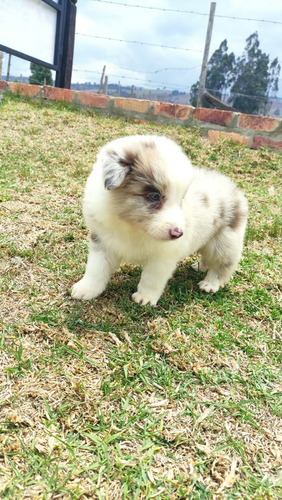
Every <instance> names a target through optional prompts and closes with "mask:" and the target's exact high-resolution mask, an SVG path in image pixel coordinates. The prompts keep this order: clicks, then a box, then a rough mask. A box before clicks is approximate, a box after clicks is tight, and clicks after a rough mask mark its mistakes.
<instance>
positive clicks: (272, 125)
mask: <svg viewBox="0 0 282 500" xmlns="http://www.w3.org/2000/svg"><path fill="white" fill-rule="evenodd" d="M279 124H280V122H279V120H276V119H275V118H269V117H267V116H256V115H244V114H241V115H240V119H239V127H242V128H249V129H253V130H265V131H268V132H273V131H274V130H276V129H277V128H278V126H279Z"/></svg>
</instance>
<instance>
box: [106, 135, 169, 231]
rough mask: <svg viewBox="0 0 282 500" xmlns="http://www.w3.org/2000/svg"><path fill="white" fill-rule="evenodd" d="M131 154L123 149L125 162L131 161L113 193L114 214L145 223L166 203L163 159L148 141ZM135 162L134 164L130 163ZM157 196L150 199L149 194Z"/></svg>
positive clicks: (166, 188)
mask: <svg viewBox="0 0 282 500" xmlns="http://www.w3.org/2000/svg"><path fill="white" fill-rule="evenodd" d="M146 143H147V146H144V143H142V144H140V145H138V146H137V147H134V145H133V147H132V150H133V151H130V150H125V151H124V152H123V153H124V154H123V156H124V158H125V159H126V160H125V161H126V162H128V164H129V162H130V172H129V173H128V175H127V176H126V177H125V178H124V180H123V182H122V183H121V184H120V186H119V187H118V188H117V189H115V190H114V191H113V192H112V196H113V200H114V203H115V207H116V213H117V214H118V215H119V216H120V217H122V218H123V219H125V220H130V221H132V222H138V223H144V221H145V220H146V219H148V218H151V216H152V214H153V213H154V212H156V210H160V209H161V208H162V206H163V204H164V203H165V199H166V197H167V193H168V188H169V187H168V184H167V179H166V175H165V172H164V170H163V163H164V161H165V159H164V158H163V156H162V155H161V154H160V152H159V151H158V149H157V148H155V147H153V146H155V145H154V143H153V141H152V145H150V143H151V141H147V142H146ZM132 160H134V161H132ZM152 193H158V194H159V195H160V199H159V200H158V201H154V200H150V194H152Z"/></svg>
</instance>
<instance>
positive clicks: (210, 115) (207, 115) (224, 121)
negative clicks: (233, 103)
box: [193, 108, 233, 126]
mask: <svg viewBox="0 0 282 500" xmlns="http://www.w3.org/2000/svg"><path fill="white" fill-rule="evenodd" d="M193 118H194V120H199V121H201V122H206V123H213V124H214V125H222V126H226V125H228V124H229V122H230V121H231V120H232V118H233V112H232V111H221V110H220V109H207V108H195V109H194V113H193Z"/></svg>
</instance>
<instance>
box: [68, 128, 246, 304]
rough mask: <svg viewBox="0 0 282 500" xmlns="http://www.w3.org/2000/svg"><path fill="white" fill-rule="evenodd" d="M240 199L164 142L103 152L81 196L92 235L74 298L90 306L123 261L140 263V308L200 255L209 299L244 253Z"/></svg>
mask: <svg viewBox="0 0 282 500" xmlns="http://www.w3.org/2000/svg"><path fill="white" fill-rule="evenodd" d="M247 213H248V205H247V201H246V198H245V197H244V195H243V194H242V192H241V191H240V190H239V189H238V188H237V187H236V186H235V184H234V183H233V182H232V181H231V180H230V179H228V178H227V177H225V176H224V175H221V174H219V173H217V172H214V171H208V170H205V169H202V168H197V167H194V166H192V165H191V163H190V161H189V160H188V158H187V157H186V156H185V154H184V153H183V151H182V150H181V148H180V147H179V146H178V145H177V144H176V143H175V142H173V141H171V140H170V139H167V138H165V137H157V136H138V135H136V136H130V137H123V138H121V139H117V140H114V141H112V142H110V143H109V144H107V145H106V146H104V147H103V148H102V149H101V150H100V153H99V154H98V157H97V162H96V164H95V165H94V168H93V171H92V173H91V174H90V176H89V178H88V181H87V184H86V188H85V194H84V200H83V215H84V219H85V222H86V225H87V227H88V229H89V231H90V246H89V255H88V261H87V265H86V271H85V274H84V276H83V278H82V279H81V280H80V281H78V283H76V284H75V285H74V286H73V289H72V297H73V298H75V299H81V300H90V299H93V298H95V297H97V296H98V295H100V294H101V293H102V292H103V291H104V290H105V288H106V286H107V283H108V281H109V279H110V276H111V274H112V273H113V272H114V271H115V270H116V269H117V268H118V267H119V265H120V263H121V262H127V263H133V264H140V265H142V266H143V271H142V275H141V279H140V283H139V285H138V288H137V291H136V292H135V293H134V294H133V295H132V298H133V300H134V301H135V302H137V303H139V304H143V305H144V304H151V305H155V304H156V303H157V302H158V300H159V298H160V296H161V295H162V293H163V290H164V288H165V286H166V283H167V281H168V279H169V278H170V277H171V275H172V273H173V271H174V270H175V268H176V266H177V263H178V262H179V261H180V260H181V259H184V258H186V257H187V256H189V255H191V254H194V253H195V252H199V253H200V255H201V258H200V261H199V262H197V263H195V264H194V265H193V268H194V269H195V270H199V271H207V275H206V277H205V278H204V279H203V281H200V282H199V287H200V289H201V290H204V291H205V292H209V293H214V292H216V291H217V290H218V289H219V287H221V286H224V285H225V284H226V283H228V281H229V279H230V277H231V275H232V273H233V272H234V270H235V269H236V267H237V264H238V262H239V260H240V258H241V254H242V249H243V239H244V233H245V228H246V223H247Z"/></svg>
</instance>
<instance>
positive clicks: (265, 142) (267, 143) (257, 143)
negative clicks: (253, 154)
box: [252, 135, 282, 149]
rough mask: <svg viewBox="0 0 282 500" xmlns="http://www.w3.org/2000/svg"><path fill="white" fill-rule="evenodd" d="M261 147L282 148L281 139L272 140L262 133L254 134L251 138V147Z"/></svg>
mask: <svg viewBox="0 0 282 500" xmlns="http://www.w3.org/2000/svg"><path fill="white" fill-rule="evenodd" d="M261 147H268V148H275V149H282V141H274V140H272V139H269V138H268V137H263V136H262V135H255V136H254V139H253V144H252V148H253V149H259V148H261Z"/></svg>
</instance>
